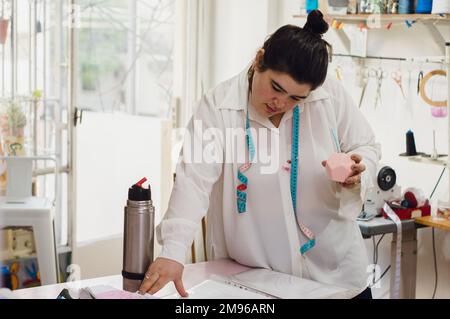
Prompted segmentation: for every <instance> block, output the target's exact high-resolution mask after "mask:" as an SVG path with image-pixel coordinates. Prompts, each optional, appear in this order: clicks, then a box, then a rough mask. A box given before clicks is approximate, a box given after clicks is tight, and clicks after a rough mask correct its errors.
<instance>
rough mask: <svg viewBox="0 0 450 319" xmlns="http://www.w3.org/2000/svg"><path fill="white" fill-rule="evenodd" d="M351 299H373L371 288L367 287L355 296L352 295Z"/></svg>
mask: <svg viewBox="0 0 450 319" xmlns="http://www.w3.org/2000/svg"><path fill="white" fill-rule="evenodd" d="M352 299H373V298H372V290H371V289H370V288H369V287H367V288H366V289H365V290H364V291H363V292H361V293H360V294H359V295H357V296H356V297H353V298H352Z"/></svg>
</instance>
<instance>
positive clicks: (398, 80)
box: [391, 71, 406, 99]
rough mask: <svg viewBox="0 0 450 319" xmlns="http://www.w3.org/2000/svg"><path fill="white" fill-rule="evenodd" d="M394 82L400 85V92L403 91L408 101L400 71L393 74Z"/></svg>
mask: <svg viewBox="0 0 450 319" xmlns="http://www.w3.org/2000/svg"><path fill="white" fill-rule="evenodd" d="M391 77H392V80H394V82H395V83H396V84H397V85H398V87H399V88H400V90H401V91H402V95H403V98H404V99H406V95H405V91H404V90H403V84H402V73H401V72H400V71H395V72H392V74H391Z"/></svg>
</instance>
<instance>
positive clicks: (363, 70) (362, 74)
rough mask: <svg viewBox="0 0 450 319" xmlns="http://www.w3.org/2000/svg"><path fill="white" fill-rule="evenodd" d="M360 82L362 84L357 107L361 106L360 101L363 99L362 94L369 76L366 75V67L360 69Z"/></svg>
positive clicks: (364, 91)
mask: <svg viewBox="0 0 450 319" xmlns="http://www.w3.org/2000/svg"><path fill="white" fill-rule="evenodd" d="M361 76H362V77H361V82H362V84H363V87H362V91H361V97H360V98H359V108H361V106H362V102H363V99H364V95H365V93H366V89H367V84H368V83H369V77H368V70H367V68H364V69H362V70H361Z"/></svg>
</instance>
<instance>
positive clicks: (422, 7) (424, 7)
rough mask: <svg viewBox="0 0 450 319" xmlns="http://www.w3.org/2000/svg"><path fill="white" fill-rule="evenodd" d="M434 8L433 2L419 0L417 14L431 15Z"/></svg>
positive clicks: (430, 0) (431, 0)
mask: <svg viewBox="0 0 450 319" xmlns="http://www.w3.org/2000/svg"><path fill="white" fill-rule="evenodd" d="M432 8H433V0H418V1H417V6H416V13H431V9H432Z"/></svg>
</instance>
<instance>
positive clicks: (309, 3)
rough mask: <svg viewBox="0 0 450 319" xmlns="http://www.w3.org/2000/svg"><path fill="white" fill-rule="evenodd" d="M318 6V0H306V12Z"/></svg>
mask: <svg viewBox="0 0 450 319" xmlns="http://www.w3.org/2000/svg"><path fill="white" fill-rule="evenodd" d="M318 7H319V0H306V13H310V12H311V11H313V10H316V9H317V8H318Z"/></svg>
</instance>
